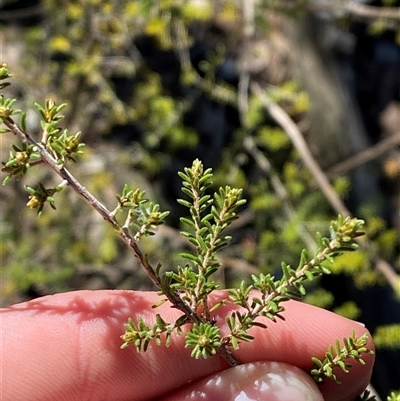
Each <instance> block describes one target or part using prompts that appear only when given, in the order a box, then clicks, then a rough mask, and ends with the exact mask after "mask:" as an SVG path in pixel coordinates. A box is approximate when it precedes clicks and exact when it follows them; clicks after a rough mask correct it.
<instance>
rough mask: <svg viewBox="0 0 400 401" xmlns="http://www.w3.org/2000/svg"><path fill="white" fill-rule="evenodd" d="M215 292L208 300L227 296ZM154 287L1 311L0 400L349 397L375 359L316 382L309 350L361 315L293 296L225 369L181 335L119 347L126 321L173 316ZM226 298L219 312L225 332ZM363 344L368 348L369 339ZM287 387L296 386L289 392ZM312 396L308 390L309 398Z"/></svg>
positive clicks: (74, 295)
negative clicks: (140, 347) (195, 353)
mask: <svg viewBox="0 0 400 401" xmlns="http://www.w3.org/2000/svg"><path fill="white" fill-rule="evenodd" d="M223 295H224V293H223V292H218V293H217V294H216V295H213V301H217V300H218V299H220V298H221V296H223ZM159 299H160V298H159V296H158V295H157V294H155V293H154V292H138V291H107V290H106V291H76V292H69V293H63V294H57V295H53V296H47V297H43V298H39V299H35V300H32V301H29V302H26V303H21V304H17V305H13V306H10V307H8V308H4V309H2V310H1V314H0V316H1V317H0V319H1V320H0V321H1V353H2V355H1V363H0V367H1V375H0V379H1V390H0V391H1V393H0V394H1V397H0V398H1V400H2V401H50V400H51V401H53V400H57V401H85V400H88V401H150V400H163V401H167V400H168V401H172V400H175V401H183V400H191V401H196V400H199V401H200V400H202V401H204V400H209V401H231V400H240V401H243V400H250V399H251V400H265V399H268V400H269V401H290V400H296V401H303V400H304V401H305V400H309V401H323V400H325V401H353V400H354V399H355V398H356V396H357V395H358V394H360V393H361V392H362V390H363V389H365V387H366V386H367V384H368V382H369V379H370V376H371V370H372V366H373V362H374V356H373V355H365V358H364V359H365V361H366V364H365V365H360V364H358V363H356V362H353V363H352V365H353V368H352V369H351V371H350V373H348V374H344V373H339V374H338V376H339V377H340V379H341V381H342V384H340V385H337V384H335V383H334V382H332V381H329V380H327V381H326V382H325V384H323V385H322V386H317V385H315V384H314V383H313V382H312V380H310V378H309V376H308V374H307V373H305V372H308V371H309V370H310V368H311V367H312V363H311V359H310V358H311V356H317V357H319V358H320V359H322V358H323V356H324V354H325V352H326V350H327V348H328V346H329V345H330V344H333V343H334V341H335V340H336V338H339V339H342V338H343V337H348V336H349V335H350V333H351V331H352V330H355V332H356V335H357V336H361V335H362V334H364V333H366V332H367V330H366V329H365V328H364V327H363V326H362V325H360V324H359V323H357V322H354V321H351V320H348V319H345V318H343V317H340V316H338V315H335V314H332V313H330V312H327V311H325V310H323V309H319V308H316V307H312V306H309V305H306V304H303V303H299V302H296V301H289V302H286V303H285V308H286V310H285V312H284V313H283V316H284V317H285V321H281V320H278V322H277V323H273V322H271V321H268V320H264V322H265V323H267V325H268V328H267V329H259V328H255V329H252V331H251V334H252V335H254V336H255V341H253V342H252V343H242V344H241V348H240V349H239V350H238V351H235V352H234V355H235V357H236V358H237V359H238V360H239V361H240V363H242V365H240V366H239V367H236V368H230V367H229V365H228V364H227V363H226V362H225V361H224V360H223V359H222V358H221V357H220V356H218V355H217V356H214V357H212V358H209V359H207V360H204V359H199V360H196V359H193V358H191V357H190V350H188V349H186V348H185V347H184V339H183V338H182V337H174V338H173V341H172V345H171V346H170V347H169V348H167V347H165V346H163V345H162V346H157V345H155V344H154V345H151V346H150V347H149V349H148V351H147V352H146V353H140V354H139V353H137V352H136V349H135V348H134V347H130V348H127V349H124V350H121V349H120V345H121V343H122V340H121V339H120V336H121V334H122V333H123V331H124V329H123V323H125V322H126V321H127V319H128V317H132V318H134V319H135V318H137V317H138V316H142V317H143V318H144V319H145V320H146V321H147V322H148V323H151V322H152V321H153V319H154V315H155V313H160V314H161V315H162V316H163V318H164V320H169V321H174V320H175V319H176V318H177V317H178V316H180V313H179V311H177V310H176V309H174V308H171V307H170V305H169V304H168V303H166V304H164V305H162V306H161V307H159V308H157V309H153V308H152V307H151V306H152V305H153V304H154V303H155V302H157V301H158V300H159ZM232 308H234V306H232V305H229V304H228V305H226V306H224V307H222V308H220V309H218V310H217V311H216V313H215V318H216V324H218V325H220V326H221V330H222V332H223V333H225V332H226V326H225V325H224V316H225V315H226V314H227V313H228V312H229V311H230V310H232ZM368 346H369V347H370V348H373V344H372V341H370V342H369V344H368ZM290 391H292V393H290ZM307 397H308V398H307Z"/></svg>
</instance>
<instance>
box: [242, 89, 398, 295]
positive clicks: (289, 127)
mask: <svg viewBox="0 0 400 401" xmlns="http://www.w3.org/2000/svg"><path fill="white" fill-rule="evenodd" d="M250 89H251V91H252V92H253V93H254V94H255V95H256V96H258V97H259V98H260V100H261V101H262V103H263V105H264V107H265V108H266V110H267V111H268V113H269V115H270V116H271V117H272V118H273V119H274V120H275V121H276V122H277V123H278V125H279V126H280V127H282V129H283V130H284V131H285V132H286V134H287V135H288V136H289V138H290V140H291V141H292V143H293V146H294V147H295V148H296V149H297V150H298V152H299V154H300V157H301V158H302V160H303V162H304V164H305V166H306V167H307V168H308V169H309V171H310V172H311V174H312V175H313V176H314V179H315V181H316V183H317V185H318V187H319V188H320V189H321V191H322V193H323V194H324V196H325V197H326V199H327V200H328V202H329V203H330V205H331V206H332V208H333V210H335V212H336V213H338V214H341V215H343V216H351V213H350V211H349V210H348V209H347V207H346V206H345V205H344V203H343V202H342V200H341V199H340V198H339V196H338V195H337V193H336V192H335V190H334V188H333V187H332V185H331V183H330V182H329V179H328V177H327V176H326V174H325V173H324V172H323V170H322V169H321V167H320V166H319V164H318V163H317V161H316V160H315V158H314V156H313V155H312V153H311V151H310V149H309V147H308V145H307V143H306V141H305V139H304V137H303V135H302V134H301V132H300V130H299V129H298V128H297V126H296V124H295V123H294V121H293V120H292V119H291V118H290V116H289V115H288V114H287V113H286V111H285V110H283V108H282V107H281V106H279V105H278V104H276V103H274V102H272V100H271V99H269V97H268V96H267V94H266V93H265V91H263V90H262V89H261V87H260V85H258V84H257V83H256V82H252V83H251V84H250ZM360 245H361V246H362V247H363V248H364V249H366V250H367V251H369V252H370V254H371V255H373V256H372V257H373V258H374V261H375V266H376V269H377V270H378V271H380V272H381V273H382V274H383V276H384V277H385V278H386V280H387V282H388V283H389V285H390V286H391V287H392V289H393V291H394V292H395V293H396V294H397V293H399V282H400V279H399V276H398V275H397V273H396V271H395V270H394V268H393V267H392V266H391V265H390V264H389V263H388V262H387V261H386V260H384V259H382V258H381V257H379V256H375V255H374V246H373V244H372V243H371V242H370V241H368V240H366V239H365V238H363V240H361V241H360Z"/></svg>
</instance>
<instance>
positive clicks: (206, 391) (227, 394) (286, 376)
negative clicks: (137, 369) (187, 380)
mask: <svg viewBox="0 0 400 401" xmlns="http://www.w3.org/2000/svg"><path fill="white" fill-rule="evenodd" d="M239 399H240V401H250V400H251V401H263V400H268V401H293V400H296V401H324V399H323V398H322V394H321V392H320V391H319V390H318V387H317V385H316V384H315V383H314V381H313V380H312V379H311V377H310V376H309V375H307V374H306V373H305V372H304V371H303V370H301V369H299V368H297V367H295V366H292V365H288V364H286V363H282V362H253V363H247V364H244V365H240V366H236V367H233V368H230V369H226V370H224V371H222V372H219V373H216V374H214V375H212V376H210V377H207V378H205V379H201V380H199V381H197V382H196V383H194V384H192V385H189V386H187V387H185V388H184V389H182V390H181V391H179V392H174V393H173V394H171V395H169V396H167V397H165V398H162V401H185V400H190V401H215V400H220V401H237V400H239Z"/></svg>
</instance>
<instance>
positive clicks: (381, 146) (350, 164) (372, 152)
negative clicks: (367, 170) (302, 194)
mask: <svg viewBox="0 0 400 401" xmlns="http://www.w3.org/2000/svg"><path fill="white" fill-rule="evenodd" d="M397 145H400V132H398V133H396V134H394V135H390V136H389V137H388V138H386V139H382V140H381V141H380V142H378V143H377V144H376V145H374V146H371V147H369V148H368V149H366V150H364V151H362V152H360V153H357V154H356V155H354V156H351V157H349V158H348V159H346V160H344V161H342V162H341V163H338V164H336V165H335V166H333V167H332V168H330V169H329V170H328V171H327V172H326V175H327V176H328V177H329V178H334V177H336V176H338V175H343V174H346V173H347V172H349V171H350V170H353V169H355V168H356V167H359V166H361V165H362V164H364V163H367V162H369V161H372V160H375V159H377V158H378V157H380V156H382V155H384V154H385V153H386V152H388V151H389V150H391V149H393V147H394V146H397Z"/></svg>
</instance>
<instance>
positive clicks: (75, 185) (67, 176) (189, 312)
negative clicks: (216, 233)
mask: <svg viewBox="0 0 400 401" xmlns="http://www.w3.org/2000/svg"><path fill="white" fill-rule="evenodd" d="M3 124H4V125H5V126H6V127H7V128H8V129H9V130H10V131H11V132H12V133H13V134H14V135H15V136H16V137H18V138H19V139H20V140H21V141H23V142H28V143H29V144H32V145H33V146H35V147H36V149H37V151H38V152H39V153H40V156H41V158H42V161H43V163H44V164H46V165H48V166H49V167H50V168H51V169H52V170H53V171H54V172H55V173H56V174H57V175H59V176H60V177H61V178H62V179H63V183H65V182H66V183H67V185H68V186H69V187H70V188H71V189H73V190H74V191H75V192H76V193H77V194H78V195H80V196H81V197H82V198H84V199H85V201H86V203H88V204H89V205H90V206H91V207H92V208H93V209H95V210H96V211H97V212H98V213H99V214H100V215H101V216H102V217H103V219H104V220H105V221H106V222H107V223H109V224H110V225H111V226H112V227H113V228H114V230H115V232H116V233H117V234H118V236H119V237H120V238H121V239H122V241H123V242H124V243H125V244H126V245H127V247H128V248H129V250H130V251H131V252H132V253H133V254H134V255H135V257H136V259H137V260H138V262H139V264H140V265H141V266H142V267H143V268H144V269H145V271H146V273H147V274H148V276H149V277H150V279H151V281H152V282H153V284H154V285H155V286H156V287H157V288H158V289H159V290H161V291H163V290H164V289H163V288H162V284H161V282H160V280H159V279H158V277H157V275H156V274H155V270H154V268H153V267H152V266H151V264H150V263H149V261H148V259H147V257H146V256H145V255H143V253H142V251H141V250H140V248H139V246H138V244H137V242H136V241H135V239H134V238H132V236H131V235H130V234H129V232H128V229H127V228H126V227H121V225H120V224H119V223H118V222H117V220H116V219H115V217H114V215H113V214H112V212H110V211H109V210H108V209H107V208H106V207H105V206H104V205H103V204H102V203H101V202H100V201H98V200H97V199H96V198H95V197H94V196H93V195H92V194H91V193H90V192H89V191H88V190H87V189H86V188H85V187H84V186H83V185H81V184H80V183H79V181H78V180H77V179H76V178H75V177H74V176H73V175H72V174H71V173H70V172H69V171H68V170H67V169H66V168H65V167H64V165H61V166H60V165H58V164H57V161H56V159H54V158H53V156H51V155H50V153H49V152H48V151H47V150H46V148H45V146H44V145H43V144H41V143H38V142H36V141H35V140H34V139H33V138H32V137H31V136H30V135H29V134H28V133H25V132H23V131H22V130H21V129H20V128H19V126H18V125H17V124H15V123H14V121H13V120H12V119H11V118H9V117H8V118H3ZM163 294H164V295H165V296H166V297H167V299H168V300H169V301H170V302H171V304H172V305H173V306H174V307H175V308H176V309H179V310H180V311H181V312H183V313H184V314H185V315H186V316H187V318H188V319H189V320H190V321H191V322H193V323H196V324H200V323H203V320H202V319H201V318H200V316H199V315H198V314H197V313H196V312H195V311H194V310H193V309H192V308H191V307H190V306H189V305H188V304H187V303H186V302H185V301H184V300H183V299H182V298H181V297H180V296H179V294H178V293H176V292H175V291H163ZM217 352H218V353H219V354H220V355H221V356H222V357H223V358H224V359H225V360H226V361H227V362H228V363H229V364H230V365H231V366H237V365H238V364H239V362H238V361H237V360H236V359H235V358H234V357H233V355H232V354H231V352H230V351H229V350H228V348H227V347H226V346H225V345H221V346H220V347H219V348H218V350H217Z"/></svg>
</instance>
